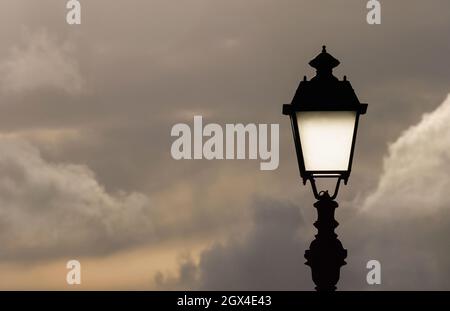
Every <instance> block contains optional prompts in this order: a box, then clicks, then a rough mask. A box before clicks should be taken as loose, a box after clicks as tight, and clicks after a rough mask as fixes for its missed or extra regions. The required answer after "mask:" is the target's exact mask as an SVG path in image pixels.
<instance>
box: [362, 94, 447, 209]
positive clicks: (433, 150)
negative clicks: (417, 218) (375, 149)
mask: <svg viewBox="0 0 450 311" xmlns="http://www.w3.org/2000/svg"><path fill="white" fill-rule="evenodd" d="M449 172H450V95H449V96H448V97H447V98H446V99H445V101H444V102H443V103H442V104H441V105H440V106H439V107H438V108H437V109H436V110H435V111H433V112H432V113H427V114H425V115H424V116H423V118H422V120H421V121H420V123H419V124H417V125H414V126H412V127H410V128H409V129H407V130H406V131H405V132H404V133H403V134H402V135H401V136H400V137H399V138H398V139H397V140H396V141H395V142H394V143H392V144H391V145H390V146H389V151H388V155H387V156H386V158H385V159H384V166H383V172H382V175H381V177H380V180H379V183H378V187H377V189H376V190H375V192H373V193H372V194H371V195H370V196H369V197H368V198H367V200H366V201H365V203H364V208H365V209H369V210H372V212H375V213H384V214H388V215H392V214H393V213H396V214H400V213H402V214H403V213H405V214H414V215H426V214H432V213H435V212H438V211H440V210H442V209H448V208H450V197H449V196H448V190H449V189H450V175H449ZM381 202H382V203H381Z"/></svg>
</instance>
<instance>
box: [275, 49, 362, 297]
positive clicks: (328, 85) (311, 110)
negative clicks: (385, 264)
mask: <svg viewBox="0 0 450 311" xmlns="http://www.w3.org/2000/svg"><path fill="white" fill-rule="evenodd" d="M339 64H340V62H339V61H338V60H337V59H336V58H334V57H333V56H331V55H330V54H328V53H327V50H326V47H325V46H323V47H322V53H320V54H319V55H318V56H316V57H315V58H314V59H313V60H312V61H310V62H309V65H310V66H311V67H313V68H315V69H316V76H315V77H313V78H312V79H311V80H310V81H308V80H307V79H306V76H305V77H304V79H303V81H301V82H300V85H299V86H298V88H297V91H296V93H295V96H294V98H293V100H292V102H291V103H290V104H285V105H283V114H284V115H288V116H289V117H290V120H291V127H292V133H293V136H294V144H295V150H296V153H297V161H298V167H299V170H300V176H301V178H302V181H303V184H306V182H307V181H309V182H310V184H311V187H312V190H313V194H314V197H315V198H316V199H317V202H316V203H315V204H314V207H315V208H316V209H317V214H318V218H317V221H316V222H315V223H314V226H315V227H316V228H317V230H318V233H317V235H316V236H315V239H314V241H312V243H311V245H310V249H309V250H307V251H306V252H305V258H306V260H307V261H306V265H308V266H310V267H311V271H312V279H313V281H314V283H315V284H316V290H318V291H334V290H336V284H337V282H338V281H339V276H340V268H341V267H342V266H343V265H345V264H346V262H345V258H346V257H347V250H345V249H344V248H343V246H342V243H341V242H340V241H339V239H338V238H337V235H336V233H335V232H334V229H335V228H336V227H337V226H338V225H339V223H338V222H337V221H336V220H335V219H334V212H335V209H336V208H337V207H338V203H337V202H336V201H335V200H334V199H336V197H337V194H338V191H339V185H340V183H341V181H344V183H345V184H347V182H348V178H349V176H350V171H351V166H352V160H353V152H354V149H355V141H356V133H357V131H358V123H359V117H360V115H362V114H365V113H366V110H367V104H363V103H360V102H359V100H358V97H357V96H356V94H355V92H354V90H353V88H352V86H351V84H350V82H349V81H347V77H346V76H344V78H343V80H339V79H338V78H336V77H335V76H334V75H333V68H335V67H337V66H338V65H339ZM319 178H333V179H335V180H336V186H335V188H334V192H333V193H332V194H329V192H328V190H327V191H318V189H317V186H316V179H319Z"/></svg>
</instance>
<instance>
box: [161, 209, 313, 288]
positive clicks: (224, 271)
mask: <svg viewBox="0 0 450 311" xmlns="http://www.w3.org/2000/svg"><path fill="white" fill-rule="evenodd" d="M252 211H253V217H254V224H253V227H252V228H251V230H250V232H248V233H247V234H246V235H240V236H236V237H234V238H230V239H229V240H228V241H226V242H224V243H215V244H213V245H212V246H211V247H209V248H207V249H206V250H205V251H204V252H203V253H202V254H201V256H200V259H199V262H198V263H196V262H195V261H194V260H193V259H190V258H184V260H183V262H182V263H181V264H180V267H179V272H178V276H176V277H173V276H172V277H170V276H164V275H163V274H158V275H157V276H156V283H157V284H158V285H159V288H160V289H181V290H183V289H184V290H186V289H190V290H298V289H311V288H312V286H311V284H310V282H311V281H310V280H311V275H310V272H309V268H307V267H306V266H305V265H304V264H303V263H304V262H305V259H304V257H303V255H304V250H305V243H304V241H303V239H302V238H301V236H300V232H299V227H300V226H301V225H302V224H303V217H302V215H301V212H300V209H299V208H298V207H297V206H294V205H292V204H286V203H282V202H279V201H271V200H258V201H257V202H255V204H254V205H253V207H252Z"/></svg>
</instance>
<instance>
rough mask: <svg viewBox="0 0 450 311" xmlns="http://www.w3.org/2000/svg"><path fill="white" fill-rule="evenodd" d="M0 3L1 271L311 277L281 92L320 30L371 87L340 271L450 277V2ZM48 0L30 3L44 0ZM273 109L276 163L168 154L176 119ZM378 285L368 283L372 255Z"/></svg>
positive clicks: (52, 284)
mask: <svg viewBox="0 0 450 311" xmlns="http://www.w3.org/2000/svg"><path fill="white" fill-rule="evenodd" d="M81 2H82V24H81V25H79V26H69V25H67V24H66V21H65V14H66V8H65V1H62V0H40V1H31V0H3V1H1V3H0V17H1V18H0V26H1V27H0V39H1V41H0V42H1V45H0V150H1V152H0V275H1V277H0V289H70V287H69V286H68V285H67V284H66V272H67V269H66V263H67V261H68V260H70V259H77V260H79V261H80V262H81V267H82V285H81V286H80V287H78V288H82V289H143V290H147V289H148V290H154V289H186V290H188V289H254V290H260V289H261V290H264V289H266V290H270V289H276V290H284V289H286V290H297V289H301V290H303V289H306V290H309V289H312V288H313V287H312V282H311V277H310V271H309V268H308V267H306V266H305V265H304V261H305V260H304V258H303V254H304V250H305V249H307V248H308V246H309V243H310V241H311V240H312V239H313V236H314V232H315V229H314V227H313V226H312V223H313V221H314V220H315V218H316V215H315V210H314V208H313V207H312V204H313V198H312V194H311V191H310V189H309V187H303V186H302V185H301V183H300V180H299V176H298V169H297V163H296V159H295V154H294V147H293V142H292V138H291V132H290V126H289V121H288V119H287V118H286V117H285V116H283V115H282V114H281V107H282V105H283V104H285V103H289V102H290V100H291V99H292V96H293V94H294V92H295V90H296V87H297V85H298V83H299V81H300V80H301V79H302V77H303V75H307V76H308V77H309V78H311V77H312V76H313V75H314V71H313V70H312V68H310V67H309V66H308V62H309V60H311V59H312V58H313V57H314V56H316V55H317V54H318V53H319V52H320V50H321V46H322V45H323V44H326V45H327V47H328V51H329V52H330V53H331V54H333V55H334V56H335V57H337V58H338V59H339V60H340V61H341V65H340V66H339V67H338V68H337V69H336V70H335V75H336V76H338V77H342V76H343V75H344V74H345V75H347V77H348V79H349V80H350V81H351V83H352V85H353V87H354V89H355V90H356V92H357V94H358V96H359V98H360V100H361V101H362V102H367V103H369V108H368V113H367V115H365V116H364V117H363V119H362V121H361V125H360V130H359V132H358V143H357V149H356V154H355V159H354V166H353V171H352V176H351V178H350V180H349V184H348V185H347V186H346V187H343V188H342V190H341V191H340V194H339V204H340V207H339V208H338V210H337V213H336V216H337V219H338V221H339V222H340V227H339V228H338V230H337V231H338V233H339V236H340V240H341V241H342V243H343V244H344V247H345V248H347V249H348V253H349V255H348V258H347V262H348V264H347V265H346V266H344V267H343V268H342V270H341V281H340V283H339V288H340V289H352V290H365V289H370V290H377V289H381V290H405V289H412V290H431V289H440V290H450V243H449V241H448V236H449V235H450V229H449V228H450V199H449V197H448V195H447V193H448V189H450V174H449V173H450V97H448V94H449V93H450V70H449V69H450V60H449V55H450V40H449V30H450V3H449V2H448V1H447V0H431V1H420V0H398V1H389V2H387V1H383V3H382V24H381V25H377V26H370V25H368V24H367V23H366V13H367V9H366V2H365V1H360V0H351V1H350V0H349V1H345V2H344V1H332V0H321V1H317V0H314V1H313V0H247V1H241V0H227V1H224V0H213V1H211V0H181V1H179V0H177V1H175V0H151V1H150V0H149V1H140V0H126V1H125V0H114V1H108V0H96V1H81ZM37 12H38V14H37ZM194 115H202V116H203V119H204V122H205V123H210V122H216V123H219V124H225V123H240V122H241V123H277V124H280V165H279V168H278V169H277V170H274V171H260V170H259V160H258V161H254V160H253V161H251V160H245V161H244V160H239V161H238V160H229V161H223V160H222V161H218V160H217V161H207V160H195V161H175V160H173V159H172V157H171V155H170V147H171V144H172V142H173V140H174V139H173V138H172V137H171V136H170V131H171V128H172V126H173V125H174V124H176V123H179V122H186V123H188V124H192V121H193V116H194ZM371 259H377V260H379V261H380V262H381V265H382V284H381V285H379V286H377V287H373V286H372V287H371V286H368V285H367V283H366V273H367V269H366V263H367V262H368V261H369V260H371Z"/></svg>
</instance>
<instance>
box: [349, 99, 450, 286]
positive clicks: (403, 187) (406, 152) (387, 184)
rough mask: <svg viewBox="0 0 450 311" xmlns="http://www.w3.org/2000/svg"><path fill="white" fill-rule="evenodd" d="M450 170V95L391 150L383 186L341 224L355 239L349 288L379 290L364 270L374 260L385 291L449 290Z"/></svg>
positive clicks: (384, 169)
mask: <svg viewBox="0 0 450 311" xmlns="http://www.w3.org/2000/svg"><path fill="white" fill-rule="evenodd" d="M449 172H450V95H449V96H447V98H446V99H445V100H444V102H443V103H442V104H441V105H440V106H439V107H438V108H437V109H435V110H434V111H433V112H431V113H426V114H424V115H423V117H422V120H421V121H420V122H419V123H418V124H416V125H414V126H411V127H410V128H408V129H407V130H405V131H404V132H403V134H402V135H401V136H400V137H399V138H398V139H397V140H396V141H394V142H393V143H391V144H390V145H389V151H388V154H387V155H386V157H385V158H384V165H383V172H382V174H381V176H380V178H379V182H378V186H377V187H376V188H375V189H374V191H373V192H372V193H371V194H369V196H368V197H367V198H366V199H365V200H363V202H354V203H353V204H354V206H362V208H360V209H359V210H358V212H357V213H355V215H356V216H355V217H354V218H352V219H351V220H350V221H347V222H346V223H345V224H343V225H342V228H343V229H344V234H343V235H344V236H351V237H353V238H352V239H350V240H348V244H349V245H347V246H348V248H349V260H348V261H349V265H348V266H349V268H350V271H349V273H348V275H347V279H346V280H345V281H344V288H345V289H361V288H366V289H369V288H370V289H373V287H370V286H367V284H365V281H364V279H365V273H366V272H367V271H364V269H362V268H363V265H365V263H366V262H367V261H368V260H370V259H377V260H379V261H380V262H381V265H382V285H381V286H379V287H378V289H384V290H445V289H447V290H448V289H450V280H449V279H448V275H450V264H449V263H450V245H449V243H448V236H449V235H450V198H449V196H448V189H450V188H449V187H450V174H449ZM355 228H358V229H357V230H358V235H355V232H354V230H355Z"/></svg>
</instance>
